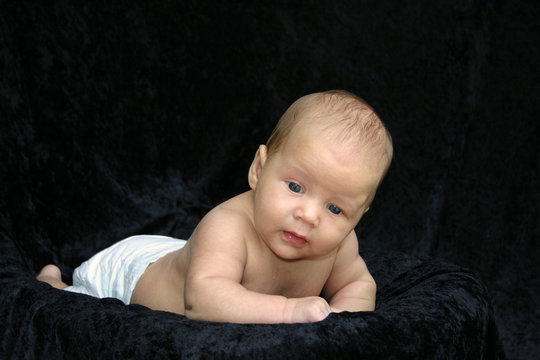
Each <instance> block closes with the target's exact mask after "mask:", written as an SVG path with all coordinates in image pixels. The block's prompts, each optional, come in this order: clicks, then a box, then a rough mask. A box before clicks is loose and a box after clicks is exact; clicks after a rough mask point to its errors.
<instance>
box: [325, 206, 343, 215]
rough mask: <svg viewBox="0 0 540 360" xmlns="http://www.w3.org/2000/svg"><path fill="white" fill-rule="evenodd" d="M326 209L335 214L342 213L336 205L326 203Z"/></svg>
mask: <svg viewBox="0 0 540 360" xmlns="http://www.w3.org/2000/svg"><path fill="white" fill-rule="evenodd" d="M328 210H330V212H331V213H332V214H335V215H339V214H341V213H342V211H341V209H340V208H338V207H337V206H336V205H328Z"/></svg>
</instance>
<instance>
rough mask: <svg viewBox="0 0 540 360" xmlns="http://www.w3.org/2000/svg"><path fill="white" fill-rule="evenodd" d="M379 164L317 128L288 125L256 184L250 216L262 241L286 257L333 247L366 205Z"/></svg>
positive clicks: (321, 254)
mask: <svg viewBox="0 0 540 360" xmlns="http://www.w3.org/2000/svg"><path fill="white" fill-rule="evenodd" d="M379 168H380V166H378V164H376V163H374V161H373V160H370V159H369V157H368V156H364V154H363V153H362V152H361V151H352V149H351V148H350V146H347V145H344V144H342V143H337V142H333V141H331V140H327V139H325V136H324V134H321V133H317V132H316V131H315V132H314V131H306V130H302V131H293V133H292V134H291V135H290V137H289V139H288V141H287V142H286V143H285V144H284V145H283V147H282V149H281V150H280V151H279V152H277V153H276V154H274V155H272V156H271V157H269V158H268V159H267V160H266V162H265V163H264V166H263V168H262V171H261V173H260V176H259V179H258V181H257V183H256V186H255V211H254V221H255V226H256V228H257V231H258V233H259V235H260V236H261V238H262V239H263V241H264V242H265V243H266V245H267V246H268V247H269V248H270V249H271V250H272V251H273V252H274V253H275V254H276V255H277V256H279V257H281V258H283V259H288V260H294V259H316V258H319V257H324V256H325V255H328V254H330V253H332V252H333V251H334V250H335V249H337V247H338V246H339V245H340V244H341V242H342V241H343V240H344V239H345V237H346V236H347V235H349V234H350V233H351V231H353V229H354V227H355V226H356V224H357V223H358V221H359V220H360V218H361V217H362V215H363V214H364V213H365V212H366V211H367V210H368V208H369V204H370V203H371V201H372V199H373V197H374V195H375V191H376V188H377V185H378V183H379V179H380V177H381V175H382V174H381V171H380V170H378V169H379Z"/></svg>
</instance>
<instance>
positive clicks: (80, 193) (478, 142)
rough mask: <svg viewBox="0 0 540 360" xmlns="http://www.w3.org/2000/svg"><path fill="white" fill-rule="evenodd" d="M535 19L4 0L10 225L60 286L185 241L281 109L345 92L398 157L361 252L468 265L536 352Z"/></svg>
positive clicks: (402, 6)
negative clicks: (137, 250) (135, 240)
mask: <svg viewBox="0 0 540 360" xmlns="http://www.w3.org/2000/svg"><path fill="white" fill-rule="evenodd" d="M539 17H540V7H539V5H538V3H537V2H536V1H519V2H509V1H481V0H477V1H456V2H448V1H421V0H418V1H407V2H398V1H360V2H358V1H336V2H332V3H330V2H322V1H295V2H288V3H286V4H281V3H279V2H262V1H230V2H205V1H194V2H189V3H188V2H185V3H183V4H176V3H175V2H168V1H163V2H158V1H124V2H122V1H113V2H92V3H91V5H72V4H69V3H68V2H63V1H57V2H54V3H53V4H47V3H43V5H38V4H37V3H36V4H32V5H27V4H26V5H25V2H16V1H3V2H1V3H0V105H1V113H0V116H1V118H0V132H1V135H0V142H1V148H2V153H1V156H2V158H1V161H2V163H3V165H2V169H1V173H0V176H1V177H0V180H1V184H2V188H1V190H0V194H1V199H2V200H1V201H2V202H1V203H0V204H1V205H2V209H3V210H2V217H1V223H0V225H1V226H2V228H1V229H2V233H4V234H8V235H9V236H10V237H11V238H14V239H16V241H18V242H19V243H20V251H21V252H22V253H23V254H24V256H25V257H26V259H28V260H27V261H28V263H27V266H28V269H29V270H31V271H34V272H35V271H37V270H38V269H39V268H40V267H41V266H42V265H44V264H45V263H49V262H55V263H57V264H59V265H60V266H61V267H62V269H63V271H64V274H65V275H66V276H69V274H70V272H71V271H72V269H73V267H74V266H76V265H77V264H78V262H79V261H81V260H82V259H84V258H85V257H87V256H89V255H90V254H92V253H93V252H94V251H95V250H96V249H99V248H101V247H103V246H105V245H106V244H108V243H111V242H113V241H115V240H118V239H120V238H122V237H123V236H127V235H130V234H133V233H138V232H139V233H140V232H154V233H164V234H168V235H173V236H178V237H187V236H189V233H190V231H191V229H193V227H194V225H195V224H196V223H197V221H198V219H199V218H200V216H202V215H203V214H204V213H205V212H206V211H208V209H210V208H211V207H212V206H214V205H216V204H217V203H219V202H220V201H222V200H224V199H226V198H228V197H230V196H232V195H234V194H236V193H238V192H240V191H244V190H246V189H247V169H248V166H249V164H250V162H251V159H252V156H253V155H254V152H255V151H256V149H257V145H258V144H259V143H264V142H265V141H266V138H267V137H268V135H269V134H270V131H271V129H272V128H273V126H274V125H275V122H276V121H277V119H278V118H279V116H280V115H281V113H282V112H283V111H284V110H285V109H286V108H287V106H288V105H290V103H292V102H293V101H294V100H295V99H297V98H298V97H300V96H302V95H305V94H307V93H310V92H314V91H320V90H326V89H333V88H342V89H347V90H349V91H352V92H354V93H356V94H358V95H360V96H362V97H363V98H365V99H366V100H367V101H368V102H369V103H370V104H371V105H372V106H373V107H374V108H375V109H376V110H377V112H378V113H379V115H380V116H381V117H382V118H383V120H384V121H385V122H386V124H387V126H388V128H389V129H390V131H391V133H392V135H393V138H394V147H395V159H394V163H393V165H392V167H391V170H390V172H389V174H388V176H387V178H386V179H385V181H384V183H383V185H382V187H381V188H380V190H379V193H378V195H377V198H376V200H375V202H374V204H373V206H372V209H371V211H370V212H369V213H368V214H367V215H366V216H365V217H364V218H363V219H362V221H361V223H360V225H359V226H358V228H357V231H358V234H359V237H360V247H361V252H373V251H378V252H393V251H395V252H403V253H407V254H412V255H421V256H432V257H436V258H438V259H442V260H445V261H448V262H451V263H454V264H458V265H460V266H463V267H466V268H469V269H471V270H473V271H474V272H475V273H476V274H478V276H479V277H480V278H481V279H482V280H483V281H484V282H485V283H486V285H487V286H488V289H489V291H490V294H491V296H492V301H493V306H494V309H495V315H496V320H497V325H498V328H499V332H500V337H501V339H502V341H503V345H504V348H505V351H506V353H507V356H508V357H509V358H515V359H518V358H520V359H522V358H533V357H534V356H535V355H537V354H538V353H539V352H540V349H539V343H540V339H539V335H538V334H539V333H540V331H539V328H538V325H539V317H540V313H539V310H538V309H539V307H538V299H537V297H538V294H539V293H540V282H539V281H538V278H537V275H538V261H539V260H540V254H539V248H540V247H539V234H540V227H539V219H540V217H539V215H540V214H539V211H538V208H539V204H540V196H539V191H538V189H539V188H540V184H539V177H538V170H539V155H538V152H539V146H538V137H539V136H538V135H540V134H539V131H538V110H539V109H538V95H539V91H538V90H539V88H538V84H539V80H540V79H539V72H538V61H539V56H538V52H539V48H540V42H539V35H540V32H539V22H538V18H539ZM74 139H76V140H74ZM111 154H114V155H113V156H111ZM149 188H153V189H155V190H154V191H153V192H151V193H149V192H148V191H147V189H149ZM111 189H113V190H111ZM105 198H106V199H107V201H108V203H111V204H116V205H117V206H112V207H110V208H109V207H105V206H104V203H103V201H101V200H102V199H105ZM141 205H143V206H141ZM117 209H122V211H119V210H117ZM74 214H75V215H74ZM155 219H159V221H158V222H156V220H155ZM28 239H32V242H30V241H28ZM35 243H37V244H39V246H38V247H36V246H35Z"/></svg>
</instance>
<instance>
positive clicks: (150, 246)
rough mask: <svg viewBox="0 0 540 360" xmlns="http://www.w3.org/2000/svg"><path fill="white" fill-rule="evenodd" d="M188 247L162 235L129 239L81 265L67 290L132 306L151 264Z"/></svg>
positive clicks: (139, 236)
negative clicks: (136, 287) (135, 292)
mask: <svg viewBox="0 0 540 360" xmlns="http://www.w3.org/2000/svg"><path fill="white" fill-rule="evenodd" d="M185 244H186V241H185V240H180V239H175V238H171V237H168V236H161V235H137V236H132V237H129V238H127V239H124V240H122V241H119V242H117V243H116V244H114V245H112V246H110V247H108V248H106V249H105V250H102V251H100V252H99V253H97V254H95V255H94V256H92V257H91V258H90V259H88V260H87V261H85V262H84V263H82V264H81V265H80V266H79V267H78V268H76V269H75V271H74V272H73V286H68V287H67V288H65V290H67V291H71V292H76V293H81V294H87V295H91V296H95V297H98V298H105V297H113V298H117V299H120V300H122V301H123V302H124V304H129V303H130V300H131V294H132V293H133V290H134V289H135V285H137V281H139V278H140V277H141V276H142V274H143V273H144V271H145V270H146V268H147V267H148V265H150V264H151V263H153V262H156V261H157V260H158V259H160V258H162V257H163V256H165V255H167V254H168V253H171V252H173V251H175V250H178V249H181V248H183V247H184V245H185Z"/></svg>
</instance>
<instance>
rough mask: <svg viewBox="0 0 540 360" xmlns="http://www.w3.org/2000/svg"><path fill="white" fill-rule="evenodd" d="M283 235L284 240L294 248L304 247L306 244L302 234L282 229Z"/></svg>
mask: <svg viewBox="0 0 540 360" xmlns="http://www.w3.org/2000/svg"><path fill="white" fill-rule="evenodd" d="M283 237H284V238H285V241H287V242H288V243H290V244H291V245H292V246H294V247H296V248H301V247H304V246H305V245H306V244H307V239H306V238H305V237H304V236H302V235H298V234H296V233H294V232H291V231H283Z"/></svg>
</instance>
